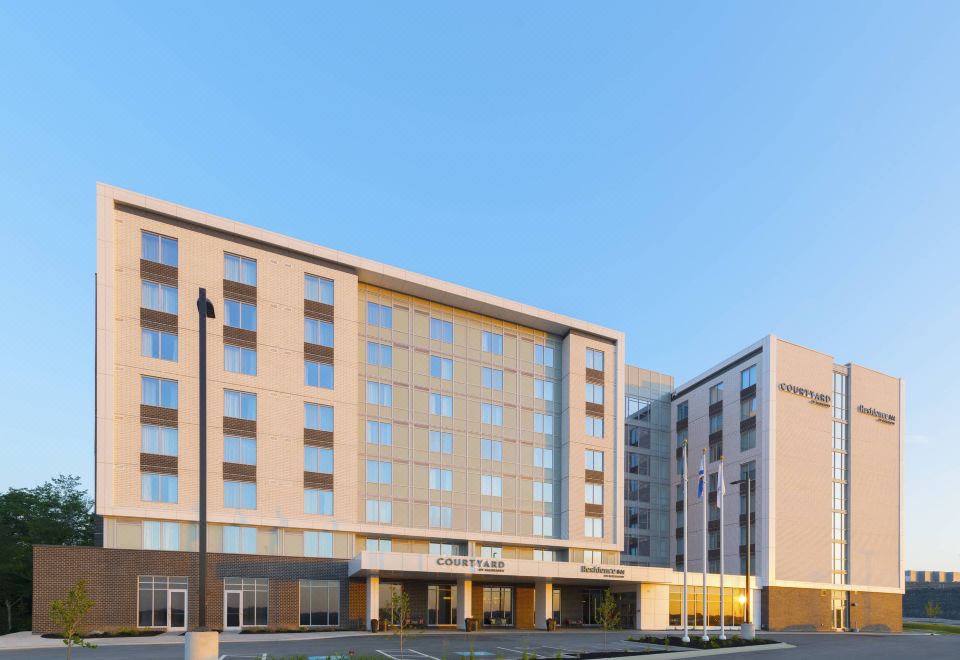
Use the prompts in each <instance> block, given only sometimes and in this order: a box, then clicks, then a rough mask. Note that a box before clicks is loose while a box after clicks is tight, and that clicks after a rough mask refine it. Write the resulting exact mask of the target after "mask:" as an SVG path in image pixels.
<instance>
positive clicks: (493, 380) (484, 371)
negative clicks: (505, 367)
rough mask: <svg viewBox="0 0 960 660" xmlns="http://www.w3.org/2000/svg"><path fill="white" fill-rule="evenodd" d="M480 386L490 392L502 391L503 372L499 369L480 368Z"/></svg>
mask: <svg viewBox="0 0 960 660" xmlns="http://www.w3.org/2000/svg"><path fill="white" fill-rule="evenodd" d="M480 385H481V386H483V387H489V388H490V389H491V390H502V389H503V372H502V371H501V370H500V369H491V368H490V367H481V369H480Z"/></svg>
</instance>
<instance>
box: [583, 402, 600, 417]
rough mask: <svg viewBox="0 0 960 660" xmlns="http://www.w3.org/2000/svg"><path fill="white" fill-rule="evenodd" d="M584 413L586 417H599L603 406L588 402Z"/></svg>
mask: <svg viewBox="0 0 960 660" xmlns="http://www.w3.org/2000/svg"><path fill="white" fill-rule="evenodd" d="M585 406H586V411H587V414H588V415H600V416H603V404H602V403H590V402H589V401H588V402H587V403H586V404H585Z"/></svg>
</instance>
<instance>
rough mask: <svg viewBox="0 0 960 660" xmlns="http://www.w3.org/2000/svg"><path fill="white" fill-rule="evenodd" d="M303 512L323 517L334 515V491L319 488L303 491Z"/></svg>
mask: <svg viewBox="0 0 960 660" xmlns="http://www.w3.org/2000/svg"><path fill="white" fill-rule="evenodd" d="M303 512H304V513H313V514H317V515H321V516H332V515H333V491H332V490H320V489H318V488H304V489H303Z"/></svg>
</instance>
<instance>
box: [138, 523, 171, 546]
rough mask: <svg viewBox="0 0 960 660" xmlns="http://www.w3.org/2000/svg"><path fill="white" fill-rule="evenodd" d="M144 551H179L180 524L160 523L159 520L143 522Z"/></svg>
mask: <svg viewBox="0 0 960 660" xmlns="http://www.w3.org/2000/svg"><path fill="white" fill-rule="evenodd" d="M143 549H144V550H179V549H180V523H177V522H160V521H158V520H144V521H143Z"/></svg>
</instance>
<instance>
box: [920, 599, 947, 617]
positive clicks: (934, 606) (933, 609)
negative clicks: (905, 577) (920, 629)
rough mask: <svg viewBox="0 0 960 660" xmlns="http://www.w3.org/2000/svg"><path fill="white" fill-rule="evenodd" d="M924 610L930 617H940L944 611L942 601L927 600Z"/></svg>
mask: <svg viewBox="0 0 960 660" xmlns="http://www.w3.org/2000/svg"><path fill="white" fill-rule="evenodd" d="M923 611H924V613H925V614H926V615H927V618H928V619H939V618H940V615H941V614H942V613H943V609H942V608H941V607H940V603H935V602H933V601H932V600H928V601H927V604H926V605H924V606H923Z"/></svg>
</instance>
